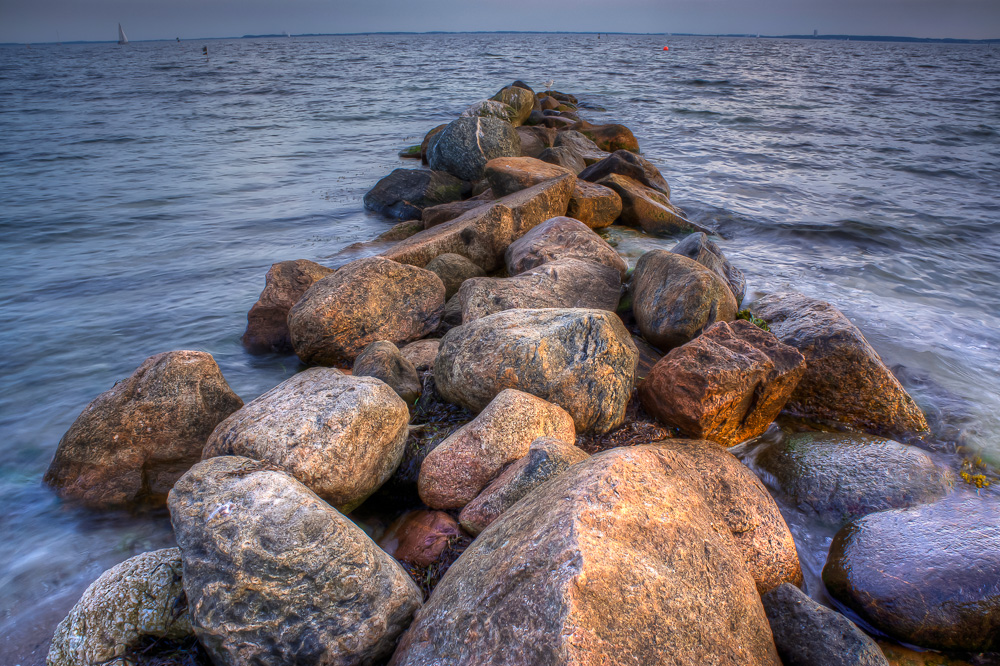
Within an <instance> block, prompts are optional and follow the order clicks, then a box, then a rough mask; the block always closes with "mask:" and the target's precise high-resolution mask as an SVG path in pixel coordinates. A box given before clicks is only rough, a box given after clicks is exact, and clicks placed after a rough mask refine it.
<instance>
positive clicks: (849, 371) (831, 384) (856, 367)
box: [750, 292, 927, 435]
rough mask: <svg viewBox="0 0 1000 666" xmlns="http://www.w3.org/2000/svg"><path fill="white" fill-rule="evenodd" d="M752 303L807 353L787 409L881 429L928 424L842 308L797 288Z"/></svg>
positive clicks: (774, 327)
mask: <svg viewBox="0 0 1000 666" xmlns="http://www.w3.org/2000/svg"><path fill="white" fill-rule="evenodd" d="M750 309H751V310H752V311H753V313H754V314H755V315H756V316H758V317H760V318H761V319H764V320H765V321H767V322H768V324H769V325H770V328H771V332H772V333H774V334H775V335H776V336H778V339H779V340H781V341H782V342H784V343H785V344H788V345H791V346H793V347H795V348H796V349H798V350H799V351H800V352H802V355H803V356H805V357H806V374H805V376H803V377H802V381H800V382H799V385H798V387H797V388H796V389H795V392H794V393H793V394H792V398H791V400H789V401H788V404H787V405H786V407H785V409H786V410H787V411H788V412H790V413H792V414H795V415H797V416H801V417H803V418H806V419H810V420H814V421H819V422H825V423H837V424H843V425H847V426H849V427H851V428H855V429H857V430H863V431H866V432H871V433H873V434H876V435H878V434H890V435H891V434H905V433H909V432H915V431H924V430H927V420H926V419H925V418H924V414H923V412H921V411H920V408H919V407H917V405H916V403H914V402H913V398H911V397H910V396H909V394H907V392H906V391H905V390H904V389H903V387H902V386H901V385H900V383H899V381H898V380H897V379H896V378H895V377H893V375H892V373H891V372H889V369H888V368H887V367H885V364H884V363H882V359H881V358H879V355H878V354H877V353H876V352H875V350H874V349H872V346H871V345H870V344H868V341H867V340H865V336H863V335H862V334H861V331H859V330H858V328H857V327H856V326H855V325H854V324H852V323H851V321H850V320H849V319H848V318H847V317H845V316H844V314H843V313H842V312H841V311H840V310H838V309H837V308H835V307H834V306H832V305H830V304H829V303H826V302H824V301H821V300H818V299H815V298H809V297H808V296H804V295H802V294H798V293H793V292H786V293H778V294H771V295H769V296H765V297H763V298H761V299H759V300H757V301H756V302H754V303H753V304H751V306H750Z"/></svg>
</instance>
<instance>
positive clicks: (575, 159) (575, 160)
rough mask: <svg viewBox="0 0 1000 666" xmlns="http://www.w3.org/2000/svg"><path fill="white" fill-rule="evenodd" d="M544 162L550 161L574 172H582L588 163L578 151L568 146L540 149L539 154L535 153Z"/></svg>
mask: <svg viewBox="0 0 1000 666" xmlns="http://www.w3.org/2000/svg"><path fill="white" fill-rule="evenodd" d="M534 157H537V158H538V159H540V160H541V161H543V162H548V163H549V164H554V165H556V166H560V167H562V168H564V169H568V170H569V171H572V172H573V173H580V172H581V171H583V170H584V169H585V168H587V164H586V163H585V162H584V161H583V158H582V157H580V156H579V155H577V154H576V152H575V151H574V150H573V149H572V148H569V147H567V146H559V147H558V148H545V149H544V150H542V151H539V153H538V154H537V155H534Z"/></svg>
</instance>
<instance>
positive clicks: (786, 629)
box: [761, 583, 889, 666]
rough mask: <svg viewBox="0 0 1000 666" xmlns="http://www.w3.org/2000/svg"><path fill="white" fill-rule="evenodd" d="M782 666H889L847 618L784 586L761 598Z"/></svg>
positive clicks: (870, 641) (876, 646) (865, 636)
mask: <svg viewBox="0 0 1000 666" xmlns="http://www.w3.org/2000/svg"><path fill="white" fill-rule="evenodd" d="M761 601H762V602H763V603H764V612H766V613H767V619H768V622H769V623H770V625H771V633H772V634H773V635H774V644H775V646H776V647H777V648H778V655H779V656H781V661H782V663H783V664H784V666H816V664H824V665H826V664H829V666H889V662H888V661H886V658H885V656H884V655H883V654H882V650H880V649H879V647H878V645H877V644H876V643H875V641H873V640H872V639H870V638H869V637H868V636H867V635H866V634H865V633H864V632H863V631H861V630H860V629H858V628H857V627H856V626H854V623H852V622H851V621H850V620H848V619H847V618H846V617H844V616H843V615H841V614H840V613H837V612H836V611H832V610H830V609H829V608H826V607H824V606H820V605H819V604H818V603H816V602H815V601H813V600H812V599H810V598H809V597H808V596H806V595H805V593H803V592H802V590H800V589H799V588H797V587H795V586H794V585H789V584H788V583H784V584H782V585H780V586H778V587H776V588H774V589H773V590H771V591H770V592H768V593H767V594H765V595H764V596H762V597H761Z"/></svg>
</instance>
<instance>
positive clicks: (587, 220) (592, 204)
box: [566, 179, 622, 229]
mask: <svg viewBox="0 0 1000 666" xmlns="http://www.w3.org/2000/svg"><path fill="white" fill-rule="evenodd" d="M621 214H622V198H621V197H620V196H618V193H617V192H615V191H614V190H612V189H611V188H608V187H604V186H603V185H598V184H596V183H588V182H587V181H585V180H579V179H577V181H576V189H575V190H573V196H572V198H570V200H569V206H567V207H566V215H568V216H569V217H573V218H576V219H577V220H580V221H581V222H583V223H584V224H586V225H587V226H588V227H590V228H591V229H603V228H604V227H609V226H611V225H612V224H614V223H615V220H617V219H618V218H619V217H621Z"/></svg>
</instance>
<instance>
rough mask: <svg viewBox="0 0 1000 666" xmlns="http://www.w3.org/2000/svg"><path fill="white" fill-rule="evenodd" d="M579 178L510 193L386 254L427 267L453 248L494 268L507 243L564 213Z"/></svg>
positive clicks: (397, 259) (402, 261) (488, 269)
mask: <svg viewBox="0 0 1000 666" xmlns="http://www.w3.org/2000/svg"><path fill="white" fill-rule="evenodd" d="M575 180H576V178H575V177H574V176H573V175H571V174H567V175H565V176H563V177H562V178H557V179H555V180H550V181H547V182H544V183H539V184H538V185H535V186H533V187H529V188H528V189H526V190H521V191H520V192H515V193H514V194H510V195H507V196H506V197H503V198H502V199H499V200H498V201H495V202H494V203H492V204H491V205H490V206H488V207H484V208H477V209H475V210H472V211H469V212H468V213H465V214H464V215H461V216H459V217H457V218H455V219H454V220H451V221H450V222H445V223H444V224H441V225H438V226H436V227H434V228H433V229H427V230H426V231H423V232H421V233H419V234H417V235H416V236H413V237H412V238H408V239H407V240H405V241H403V242H401V243H399V244H397V245H396V246H395V247H393V248H391V249H389V250H387V251H386V252H385V253H384V254H383V256H385V257H387V258H389V259H392V260H394V261H398V262H401V263H404V264H412V265H414V266H426V265H427V264H428V263H429V262H430V261H431V259H433V258H434V257H437V256H438V255H441V254H445V253H447V252H451V253H454V254H460V255H462V256H464V257H468V258H469V259H470V260H471V261H472V262H473V263H474V264H476V265H478V266H480V267H481V268H482V269H483V270H485V271H495V270H497V269H498V268H500V267H501V266H502V265H503V253H504V252H505V251H506V250H507V246H508V245H510V244H511V243H513V242H514V241H515V240H517V239H518V238H520V237H521V236H523V235H524V234H525V233H527V232H528V231H529V230H530V229H532V228H534V227H536V226H537V225H539V224H541V223H542V222H544V221H545V220H548V219H550V218H553V217H556V216H557V215H565V213H566V207H567V206H568V205H569V200H570V197H571V196H572V195H573V188H574V185H575V183H574V181H575Z"/></svg>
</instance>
